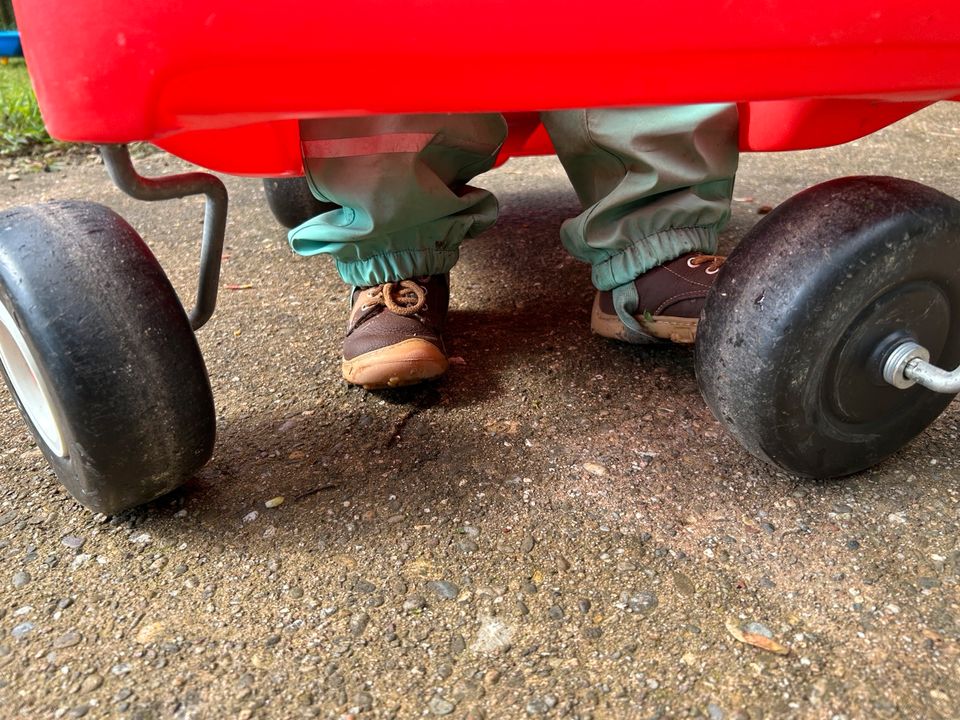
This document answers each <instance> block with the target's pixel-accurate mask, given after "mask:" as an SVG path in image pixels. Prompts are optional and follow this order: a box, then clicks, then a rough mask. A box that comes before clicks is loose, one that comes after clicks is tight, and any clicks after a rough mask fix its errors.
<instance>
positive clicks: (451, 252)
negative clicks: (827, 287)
mask: <svg viewBox="0 0 960 720" xmlns="http://www.w3.org/2000/svg"><path fill="white" fill-rule="evenodd" d="M542 118H543V122H544V125H545V126H546V128H547V131H548V132H549V133H550V137H551V139H552V141H553V144H554V146H555V148H556V150H557V154H558V156H559V158H560V161H561V163H562V164H563V167H564V168H565V169H566V172H567V175H568V176H569V178H570V181H571V183H572V184H573V187H574V190H575V191H576V193H577V195H578V197H579V198H580V202H581V203H582V205H583V208H584V209H583V212H582V213H581V214H580V215H578V216H576V217H574V218H571V219H569V220H567V221H566V222H564V223H563V226H562V228H561V232H560V234H561V238H562V240H563V244H564V246H565V247H566V248H567V250H568V251H569V252H570V253H571V254H572V255H573V256H574V257H576V258H578V259H579V260H582V261H584V262H587V263H589V264H590V265H591V266H592V268H593V273H592V277H593V284H594V285H595V286H596V287H597V289H599V290H615V289H616V288H618V287H622V286H624V285H626V284H629V283H632V281H633V280H634V279H635V278H636V277H638V276H639V275H641V274H642V273H644V272H646V271H647V270H649V269H650V268H652V267H655V266H657V265H660V264H662V263H665V262H668V261H669V260H673V259H674V258H676V257H679V256H680V255H683V254H684V253H687V252H692V251H702V252H706V253H713V252H715V251H716V247H717V232H718V229H719V228H720V227H721V226H722V225H723V224H724V223H725V222H726V220H727V219H728V217H729V214H730V199H731V194H732V192H733V181H734V175H735V173H736V170H737V159H738V148H737V109H736V106H735V105H728V104H714V105H686V106H676V107H649V108H632V109H602V110H564V111H556V112H547V113H543V115H542ZM506 131H507V126H506V122H505V121H504V119H503V117H502V116H501V115H498V114H475V115H462V114H461V115H457V114H452V115H390V116H373V117H359V118H325V119H319V120H304V121H301V123H300V133H301V143H302V148H303V156H304V170H305V173H306V176H307V181H308V182H309V184H310V189H311V191H312V192H313V194H314V195H316V196H317V197H318V198H319V199H320V200H323V201H328V202H333V203H336V204H337V205H339V206H340V207H339V209H337V210H333V211H330V212H327V213H324V214H322V215H319V216H317V217H315V218H313V219H311V220H308V221H307V222H305V223H304V224H303V225H300V226H299V227H297V228H295V229H293V230H292V231H291V232H290V235H289V239H290V244H291V246H292V247H293V249H294V250H295V251H296V252H298V253H300V254H301V255H316V254H321V253H322V254H327V255H332V256H333V257H334V259H335V260H336V263H337V270H338V271H339V273H340V276H341V277H342V278H343V280H344V282H346V283H349V284H350V285H354V286H369V285H377V284H380V283H384V282H393V281H397V280H403V279H406V278H411V277H418V276H424V275H434V274H438V273H445V272H447V271H449V270H450V268H452V267H453V265H454V264H455V263H456V261H457V258H458V256H459V248H460V243H461V242H462V241H463V240H464V238H468V237H474V236H476V235H478V234H479V233H481V232H483V231H484V230H486V229H487V228H489V227H490V226H491V225H493V223H494V222H495V221H496V219H497V202H496V199H495V198H494V197H493V196H492V195H491V194H490V193H489V192H487V191H486V190H481V189H479V188H475V187H472V186H471V185H469V184H468V183H469V182H470V180H471V179H473V178H474V177H476V176H477V175H479V174H480V173H483V172H485V171H486V170H489V169H490V168H491V167H492V166H493V163H494V161H495V159H496V156H497V153H498V151H499V149H500V146H501V145H502V144H503V141H504V139H505V138H506ZM624 289H626V288H624ZM615 296H616V293H615Z"/></svg>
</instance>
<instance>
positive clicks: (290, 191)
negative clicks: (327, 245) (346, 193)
mask: <svg viewBox="0 0 960 720" xmlns="http://www.w3.org/2000/svg"><path fill="white" fill-rule="evenodd" d="M263 191H264V192H265V193H266V195H267V205H269V206H270V212H272V213H273V216H274V217H275V218H276V219H277V222H278V223H280V224H281V225H283V226H284V227H287V228H295V227H297V226H298V225H302V224H303V223H305V222H306V221H307V220H309V219H310V218H313V217H316V216H317V215H320V214H321V213H325V212H327V211H329V210H335V209H336V208H337V205H335V204H334V203H327V202H321V201H320V200H317V199H316V198H315V197H314V196H313V193H311V192H310V186H309V185H307V179H306V178H303V177H293V178H264V180H263Z"/></svg>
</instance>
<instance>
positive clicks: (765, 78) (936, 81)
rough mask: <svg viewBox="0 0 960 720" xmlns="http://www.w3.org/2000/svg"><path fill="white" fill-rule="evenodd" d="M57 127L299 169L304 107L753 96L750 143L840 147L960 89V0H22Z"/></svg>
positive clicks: (198, 156) (542, 140) (528, 133)
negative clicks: (332, 0) (299, 125)
mask: <svg viewBox="0 0 960 720" xmlns="http://www.w3.org/2000/svg"><path fill="white" fill-rule="evenodd" d="M14 6H15V11H16V15H17V18H18V23H19V28H20V31H21V35H22V39H23V45H24V52H25V55H26V58H27V63H28V67H29V69H30V73H31V76H32V78H33V82H34V85H35V88H36V91H37V96H38V99H39V101H40V108H41V111H42V113H43V116H44V120H45V121H46V123H47V127H48V129H49V130H50V133H51V134H52V135H54V136H55V137H58V138H60V139H62V140H71V141H84V142H95V143H107V142H129V141H133V140H149V141H151V142H153V143H155V144H157V145H158V146H160V147H162V148H164V149H166V150H169V151H170V152H172V153H174V154H176V155H179V156H181V157H183V158H185V159H187V160H190V161H192V162H195V163H197V164H199V165H203V166H205V167H208V168H211V169H213V170H218V171H222V172H227V173H232V174H239V175H262V176H282V175H295V174H299V173H301V171H302V168H301V158H300V148H299V136H298V131H297V120H298V119H299V118H303V117H317V116H323V115H334V114H336V115H353V114H368V113H394V112H472V111H500V112H506V113H508V116H509V119H510V124H511V130H512V132H511V136H510V139H509V140H508V143H507V145H506V147H505V148H504V156H508V155H521V154H533V153H543V152H550V151H551V148H550V144H549V140H548V139H547V138H546V135H545V133H544V132H543V129H542V127H540V126H539V124H538V122H537V120H536V115H535V114H534V113H535V111H538V110H543V109H556V108H573V107H601V106H611V107H612V106H630V105H642V104H672V103H689V102H708V101H729V102H738V103H740V105H741V118H742V123H741V125H742V130H741V147H742V148H743V149H744V150H786V149H796V148H808V147H818V146H823V145H831V144H837V143H841V142H845V141H848V140H852V139H854V138H857V137H861V136H863V135H866V134H869V133H871V132H873V131H875V130H877V129H879V128H881V127H883V126H885V125H887V124H889V123H891V122H893V121H895V120H898V119H899V118H901V117H904V116H906V115H908V114H910V113H912V112H914V111H916V110H918V109H920V108H922V107H924V106H925V105H928V104H930V103H932V102H936V101H938V100H946V99H960V2H957V0H913V2H904V1H903V0H807V2H797V0H724V1H723V2H717V0H713V1H712V2H703V1H697V0H673V2H670V3H664V2H657V3H654V2H644V1H643V0H595V1H594V2H593V3H567V4H563V3H557V2H556V0H471V1H470V2H457V1H455V0H408V1H402V2H401V1H399V0H392V1H388V0H347V1H343V0H341V2H338V3H325V2H322V0H315V1H314V2H306V1H305V0H272V2H270V3H267V4H264V3H260V2H257V3H253V2H244V1H243V0H162V1H160V0H158V1H155V2H150V1H147V0H69V2H65V0H14Z"/></svg>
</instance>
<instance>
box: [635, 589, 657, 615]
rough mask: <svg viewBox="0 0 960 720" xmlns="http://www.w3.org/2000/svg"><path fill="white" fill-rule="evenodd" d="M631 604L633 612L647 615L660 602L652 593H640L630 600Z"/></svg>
mask: <svg viewBox="0 0 960 720" xmlns="http://www.w3.org/2000/svg"><path fill="white" fill-rule="evenodd" d="M629 604H630V609H631V610H632V611H633V612H642V613H647V612H650V611H651V610H653V609H654V608H656V607H657V605H658V604H659V600H658V599H657V596H656V595H655V594H654V593H652V592H639V593H637V594H636V595H634V596H633V597H631V598H630V603H629Z"/></svg>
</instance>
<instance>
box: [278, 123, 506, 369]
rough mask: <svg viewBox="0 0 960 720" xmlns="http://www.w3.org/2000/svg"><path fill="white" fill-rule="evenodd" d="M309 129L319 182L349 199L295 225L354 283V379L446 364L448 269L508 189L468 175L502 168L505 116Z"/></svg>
mask: <svg viewBox="0 0 960 720" xmlns="http://www.w3.org/2000/svg"><path fill="white" fill-rule="evenodd" d="M300 134H301V142H302V146H303V155H304V170H305V172H306V175H307V180H308V182H309V184H310V187H311V190H312V191H313V193H314V195H316V196H317V197H318V198H320V199H321V200H327V201H330V202H334V203H336V204H337V205H339V206H341V207H340V208H339V209H337V210H334V211H331V212H327V213H324V214H322V215H319V216H318V217H315V218H313V219H311V220H309V221H307V222H306V223H304V224H303V225H301V226H299V227H297V228H294V229H293V230H292V231H290V235H289V238H290V244H291V246H292V247H293V249H294V250H295V251H296V252H298V253H300V254H302V255H315V254H320V253H323V254H328V255H332V256H333V257H334V259H335V260H336V263H337V270H338V272H339V273H340V276H341V277H342V278H343V280H344V282H346V283H348V284H350V285H352V286H353V287H354V292H353V293H352V294H351V308H352V309H351V314H350V321H349V324H348V329H347V337H346V340H345V341H344V363H343V371H344V377H345V378H346V379H347V380H348V381H349V382H353V383H356V384H360V385H364V386H366V387H383V386H394V385H403V384H409V383H411V382H418V381H419V380H422V379H425V378H428V377H434V376H436V375H439V374H441V373H442V372H444V370H446V367H447V361H446V354H445V350H444V347H443V339H442V334H441V333H442V326H443V322H444V319H445V317H446V308H447V292H448V283H447V278H446V274H447V273H448V272H449V271H450V268H452V267H453V265H454V263H455V262H456V261H457V258H458V256H459V247H460V243H461V242H462V241H463V239H464V238H466V237H473V236H475V235H477V234H479V233H480V232H482V231H483V230H485V229H487V228H488V227H490V226H491V225H492V224H493V223H494V222H495V221H496V218H497V202H496V199H495V198H494V197H493V196H492V195H491V194H490V193H489V192H487V191H486V190H480V189H478V188H474V187H470V186H469V185H467V183H468V182H469V181H470V180H471V179H472V178H473V177H474V176H476V175H478V174H480V173H482V172H484V171H486V170H488V169H490V168H491V167H492V166H493V163H494V160H495V159H496V155H497V152H498V151H499V148H500V145H501V144H502V143H503V141H504V139H505V137H506V123H505V121H504V119H503V117H502V116H500V115H496V114H486V115H396V116H373V117H361V118H328V119H320V120H304V121H302V122H301V124H300ZM400 281H403V282H402V283H401V282H400ZM427 296H429V298H428V297H427Z"/></svg>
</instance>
